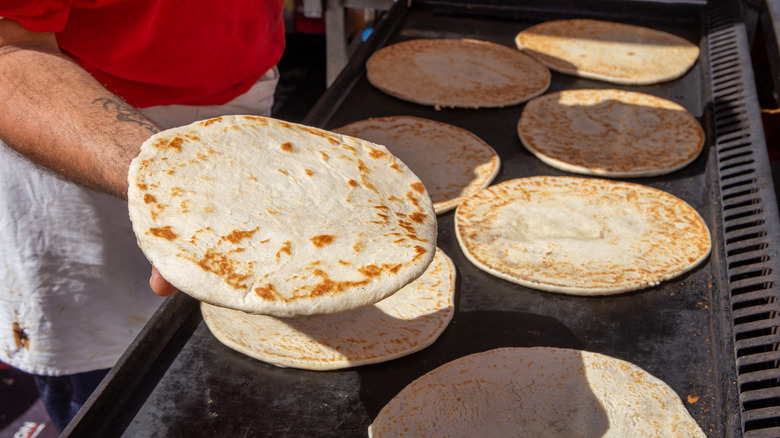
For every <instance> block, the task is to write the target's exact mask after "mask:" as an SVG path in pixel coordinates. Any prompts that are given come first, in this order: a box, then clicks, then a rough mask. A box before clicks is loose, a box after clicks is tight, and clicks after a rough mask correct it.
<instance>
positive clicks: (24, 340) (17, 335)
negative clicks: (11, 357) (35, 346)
mask: <svg viewBox="0 0 780 438" xmlns="http://www.w3.org/2000/svg"><path fill="white" fill-rule="evenodd" d="M11 330H13V332H14V343H15V344H16V348H24V349H25V350H29V349H30V337H29V336H27V332H25V331H24V329H23V328H22V326H21V325H19V323H18V322H14V323H13V324H11Z"/></svg>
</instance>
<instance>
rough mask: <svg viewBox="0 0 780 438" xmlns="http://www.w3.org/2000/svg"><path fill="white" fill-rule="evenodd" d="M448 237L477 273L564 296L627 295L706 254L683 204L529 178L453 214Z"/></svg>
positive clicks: (638, 192)
mask: <svg viewBox="0 0 780 438" xmlns="http://www.w3.org/2000/svg"><path fill="white" fill-rule="evenodd" d="M455 232H456V236H457V239H458V243H459V244H460V247H461V248H462V249H463V252H464V254H465V255H466V257H467V258H468V259H469V260H470V261H471V262H473V263H474V264H475V265H476V266H477V267H479V268H480V269H482V270H484V271H486V272H488V273H490V274H493V275H495V276H497V277H499V278H503V279H505V280H508V281H511V282H514V283H517V284H520V285H523V286H527V287H530V288H535V289H540V290H545V291H550V292H560V293H567V294H572V295H606V294H615V293H620V292H627V291H633V290H638V289H643V288H647V287H650V286H654V285H657V284H659V283H660V282H662V281H664V280H668V279H671V278H674V277H677V276H679V275H681V274H683V273H685V272H687V271H689V270H691V269H693V268H694V267H696V266H697V265H699V264H700V263H701V262H702V261H703V260H704V259H705V258H706V257H707V256H708V255H709V254H710V249H711V239H710V232H709V230H708V228H707V225H706V223H705V222H704V220H703V219H702V218H701V216H699V214H698V213H697V212H696V210H694V209H693V208H692V207H691V206H690V205H688V204H687V203H686V202H684V201H683V200H681V199H679V198H677V197H675V196H673V195H671V194H669V193H666V192H664V191H661V190H657V189H653V188H650V187H646V186H642V185H638V184H631V183H625V182H618V181H611V180H601V179H591V178H579V177H550V176H536V177H528V178H518V179H514V180H510V181H505V182H503V183H500V184H496V185H493V186H490V187H488V188H486V189H483V190H482V191H480V192H479V193H477V194H475V195H473V196H471V197H469V198H467V199H465V200H464V201H463V202H462V203H461V204H460V205H459V206H458V209H457V210H456V212H455Z"/></svg>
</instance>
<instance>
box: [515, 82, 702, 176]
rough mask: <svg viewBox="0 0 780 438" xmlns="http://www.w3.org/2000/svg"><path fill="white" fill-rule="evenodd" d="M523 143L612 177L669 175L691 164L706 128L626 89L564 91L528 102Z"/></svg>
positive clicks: (558, 164) (565, 163) (571, 167)
mask: <svg viewBox="0 0 780 438" xmlns="http://www.w3.org/2000/svg"><path fill="white" fill-rule="evenodd" d="M517 133H518V135H519V136H520V140H522V142H523V145H524V146H525V147H526V149H528V150H529V151H530V152H531V153H533V154H534V155H536V156H537V157H538V158H539V159H540V160H542V161H544V162H545V163H547V164H548V165H550V166H552V167H555V168H558V169H561V170H564V171H567V172H573V173H579V174H585V175H600V176H608V177H629V178H634V177H649V176H658V175H665V174H668V173H671V172H674V171H676V170H679V169H682V168H683V167H685V166H687V165H688V164H690V163H691V162H692V161H693V160H695V159H696V157H698V156H699V154H700V153H701V150H702V148H703V146H704V130H703V129H702V127H701V125H700V124H699V122H698V121H697V120H696V118H695V117H693V115H692V114H691V113H689V112H688V111H686V110H685V108H683V107H682V106H681V105H678V104H676V103H674V102H671V101H668V100H666V99H662V98H660V97H655V96H651V95H649V94H644V93H636V92H630V91H622V90H566V91H560V92H557V93H551V94H546V95H544V96H540V97H537V98H535V99H533V100H531V101H530V102H528V103H527V104H526V105H525V108H524V109H523V112H522V115H521V116H520V120H519V122H518V124H517Z"/></svg>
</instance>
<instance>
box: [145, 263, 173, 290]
mask: <svg viewBox="0 0 780 438" xmlns="http://www.w3.org/2000/svg"><path fill="white" fill-rule="evenodd" d="M149 286H151V288H152V290H153V291H154V293H156V294H157V295H159V296H161V297H167V296H171V295H173V294H175V293H176V288H175V287H174V286H173V285H172V284H170V283H168V282H167V281H166V280H165V279H164V278H163V277H162V275H160V272H159V271H157V268H154V267H153V268H152V276H151V277H150V278H149Z"/></svg>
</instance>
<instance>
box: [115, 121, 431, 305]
mask: <svg viewBox="0 0 780 438" xmlns="http://www.w3.org/2000/svg"><path fill="white" fill-rule="evenodd" d="M128 180H129V184H130V188H129V190H128V207H129V212H130V219H131V220H132V222H133V230H134V231H135V234H136V237H137V239H138V244H139V246H140V247H141V250H142V251H143V252H144V254H145V255H146V256H147V258H149V260H150V261H151V262H152V264H153V265H154V266H155V267H157V269H158V270H159V271H160V273H161V274H162V275H163V277H165V278H166V279H167V280H168V281H169V282H171V283H172V284H173V285H174V286H176V287H177V288H178V289H179V290H181V291H183V292H185V293H187V294H189V295H191V296H193V297H195V298H197V299H199V300H201V301H205V302H208V303H211V304H214V305H218V306H222V307H228V308H233V309H237V310H242V311H244V312H249V313H260V314H268V315H274V316H297V315H312V314H322V313H336V312H343V311H345V310H349V309H353V308H356V307H361V306H365V305H368V304H373V303H375V302H377V301H379V300H381V299H383V298H385V297H387V296H389V295H390V294H392V293H394V292H396V291H397V290H399V289H400V288H402V287H403V286H405V285H406V284H408V283H409V282H411V281H412V280H414V279H416V278H417V277H419V276H420V275H422V273H423V271H425V269H426V268H427V267H428V264H430V262H431V260H433V256H434V252H435V248H436V215H435V213H434V210H433V205H432V204H431V201H430V198H429V196H428V193H427V191H426V190H425V187H424V186H423V184H422V182H421V181H420V180H419V179H418V178H417V177H416V176H415V175H414V173H412V172H411V171H410V170H409V168H407V167H406V165H404V164H403V163H402V162H400V161H399V160H397V159H396V158H395V157H394V156H393V155H392V154H390V153H389V152H388V150H387V149H386V148H385V147H383V146H380V145H376V144H373V143H370V142H367V141H365V140H359V139H356V138H352V137H347V136H341V135H337V134H333V133H331V132H328V131H323V130H320V129H316V128H312V127H308V126H303V125H297V124H292V123H287V122H284V121H281V120H275V119H270V118H265V117H256V116H228V117H220V118H216V119H210V120H206V121H201V122H196V123H193V124H191V125H188V126H183V127H179V128H174V129H170V130H167V131H163V132H161V133H158V134H155V135H154V136H152V137H151V138H150V139H149V140H148V141H146V142H145V143H144V144H143V146H142V147H141V152H140V154H139V156H138V157H137V158H135V159H134V160H133V162H132V164H131V168H130V172H129V175H128Z"/></svg>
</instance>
